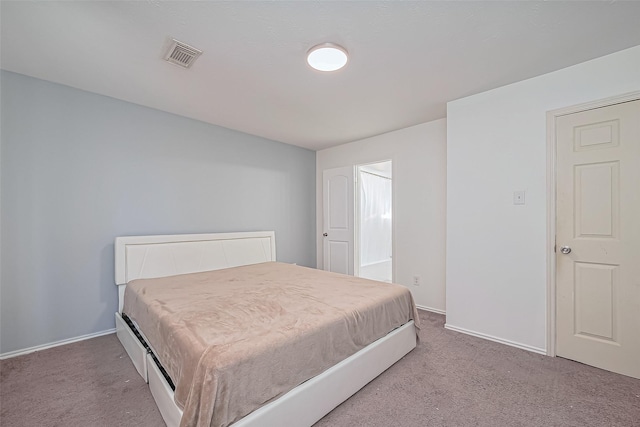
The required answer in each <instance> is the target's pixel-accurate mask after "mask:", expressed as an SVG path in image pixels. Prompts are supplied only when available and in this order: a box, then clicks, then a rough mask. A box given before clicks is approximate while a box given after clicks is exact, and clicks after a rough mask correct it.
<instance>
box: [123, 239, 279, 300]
mask: <svg viewBox="0 0 640 427" xmlns="http://www.w3.org/2000/svg"><path fill="white" fill-rule="evenodd" d="M275 260H276V238H275V233H274V232H273V231H252V232H243V233H215V234H175V235H165V236H126V237H117V238H116V242H115V264H116V285H118V299H119V303H118V311H119V312H122V302H123V297H124V289H125V285H126V284H127V283H128V282H130V281H131V280H135V279H149V278H154V277H165V276H175V275H177V274H186V273H197V272H200V271H209V270H219V269H221V268H230V267H238V266H241V265H249V264H257V263H260V262H267V261H275Z"/></svg>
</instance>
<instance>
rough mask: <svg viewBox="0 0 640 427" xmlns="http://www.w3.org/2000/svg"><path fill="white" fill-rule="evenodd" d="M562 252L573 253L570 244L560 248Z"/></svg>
mask: <svg viewBox="0 0 640 427" xmlns="http://www.w3.org/2000/svg"><path fill="white" fill-rule="evenodd" d="M560 252H562V253H563V254H565V255H566V254H570V253H571V248H570V247H569V246H563V247H561V248H560Z"/></svg>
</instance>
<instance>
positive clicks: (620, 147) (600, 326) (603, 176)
mask: <svg viewBox="0 0 640 427" xmlns="http://www.w3.org/2000/svg"><path fill="white" fill-rule="evenodd" d="M556 142H557V188H556V194H557V213H556V231H557V234H556V243H557V248H558V251H557V255H556V303H557V313H556V314H557V316H556V319H557V323H556V340H557V342H556V349H557V355H558V356H562V357H566V358H568V359H572V360H577V361H579V362H582V363H587V364H589V365H593V366H597V367H600V368H603V369H607V370H610V371H613V372H618V373H621V374H625V375H629V376H632V377H635V378H640V332H638V331H640V225H639V224H640V220H639V219H640V101H632V102H626V103H622V104H617V105H612V106H609V107H604V108H598V109H594V110H589V111H583V112H580V113H575V114H570V115H566V116H561V117H558V118H557V119H556ZM563 246H568V247H570V248H571V251H570V252H569V253H562V251H561V250H560V248H561V247H563Z"/></svg>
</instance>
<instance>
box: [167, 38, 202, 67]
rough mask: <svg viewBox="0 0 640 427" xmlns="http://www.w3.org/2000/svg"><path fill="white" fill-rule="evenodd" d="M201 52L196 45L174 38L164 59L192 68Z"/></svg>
mask: <svg viewBox="0 0 640 427" xmlns="http://www.w3.org/2000/svg"><path fill="white" fill-rule="evenodd" d="M201 53H202V51H201V50H198V49H196V48H195V47H192V46H189V45H188V44H186V43H182V42H179V41H178V40H176V39H172V40H171V45H170V46H169V49H168V50H167V54H166V55H165V57H164V59H165V60H167V61H168V62H171V63H172V64H176V65H179V66H181V67H183V68H190V67H191V66H192V65H193V63H194V62H195V60H196V59H197V58H198V56H200V54H201Z"/></svg>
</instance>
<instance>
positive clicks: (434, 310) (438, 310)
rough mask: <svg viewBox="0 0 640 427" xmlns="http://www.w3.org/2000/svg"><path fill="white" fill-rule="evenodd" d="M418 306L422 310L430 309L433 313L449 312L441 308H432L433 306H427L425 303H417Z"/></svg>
mask: <svg viewBox="0 0 640 427" xmlns="http://www.w3.org/2000/svg"><path fill="white" fill-rule="evenodd" d="M416 307H418V308H419V309H420V310H425V311H430V312H432V313H437V314H444V315H446V314H447V312H446V311H444V310H440V309H439V308H432V307H427V306H425V305H419V304H416Z"/></svg>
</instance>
